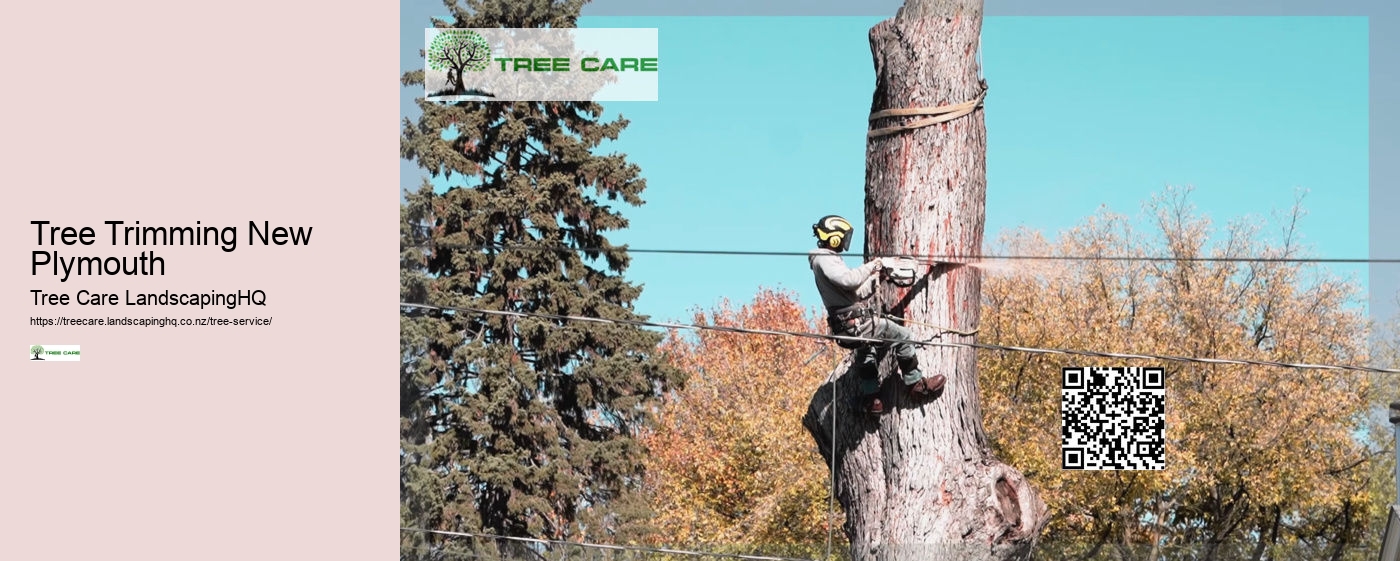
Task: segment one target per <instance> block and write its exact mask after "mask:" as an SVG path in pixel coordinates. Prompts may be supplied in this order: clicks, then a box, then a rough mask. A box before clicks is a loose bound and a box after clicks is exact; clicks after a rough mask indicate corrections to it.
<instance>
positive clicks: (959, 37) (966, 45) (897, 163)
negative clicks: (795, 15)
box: [803, 0, 1056, 561]
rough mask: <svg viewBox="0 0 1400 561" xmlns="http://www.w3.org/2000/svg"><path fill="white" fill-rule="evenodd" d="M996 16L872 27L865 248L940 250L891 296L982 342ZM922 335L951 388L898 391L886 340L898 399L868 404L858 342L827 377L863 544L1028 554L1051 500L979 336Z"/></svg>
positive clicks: (829, 450) (823, 438)
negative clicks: (1020, 445)
mask: <svg viewBox="0 0 1400 561" xmlns="http://www.w3.org/2000/svg"><path fill="white" fill-rule="evenodd" d="M981 28H982V2H981V1H980V0H906V3H905V6H904V7H903V8H902V9H900V11H899V14H898V15H896V16H895V17H894V18H892V19H890V20H886V21H884V22H881V23H879V24H877V25H876V26H875V27H874V28H872V29H871V31H870V46H871V52H872V54H873V56H874V63H875V77H876V82H875V92H874V96H873V99H872V107H871V117H870V124H871V130H870V131H869V133H868V140H867V147H866V192H865V227H866V230H865V234H866V235H865V242H866V243H865V251H864V254H865V255H871V256H877V255H879V256H885V255H940V256H949V257H945V258H941V259H939V260H940V261H949V262H951V263H949V264H939V263H924V264H921V267H920V270H919V271H918V277H917V282H914V283H911V284H909V286H899V285H896V284H894V283H872V285H871V288H870V290H871V291H872V292H874V293H875V298H877V299H878V300H877V301H879V302H881V303H883V305H884V306H885V307H887V311H888V313H889V314H890V316H893V317H897V318H900V320H901V323H903V324H904V326H905V327H903V329H904V330H907V335H906V334H901V336H900V337H896V338H899V339H904V338H912V339H914V340H916V341H930V340H934V341H935V342H936V341H938V340H941V341H944V342H949V343H975V342H976V339H975V337H974V334H975V333H976V331H977V325H978V322H979V319H980V303H981V302H980V300H981V280H980V278H979V276H978V270H977V269H976V268H975V267H967V266H959V265H961V264H962V263H960V261H961V260H960V259H959V258H958V256H968V257H969V258H970V257H973V256H976V255H979V254H980V253H981V245H982V237H983V223H984V215H985V200H986V133H987V131H986V126H985V123H984V121H983V114H982V112H981V111H980V110H979V109H980V108H981V106H982V102H983V99H984V96H985V94H986V91H987V90H986V84H985V82H983V81H982V79H981V76H980V74H981V69H980V68H979V64H978V60H977V53H978V47H979V45H978V39H979V36H980V34H981ZM838 229H839V228H834V229H833V228H828V230H827V231H828V232H830V231H833V230H838ZM829 235H830V234H828V236H829ZM842 235H843V236H848V234H842ZM821 236H822V233H821V230H820V229H819V231H818V237H821ZM829 243H830V241H829V239H828V244H829ZM842 243H845V241H844V240H843V242H842ZM814 257H815V256H814ZM833 257H834V256H833ZM822 258H823V259H826V257H825V256H823V257H822ZM837 259H839V258H837ZM884 264H885V263H883V262H880V263H876V264H866V265H863V266H862V267H860V268H858V269H855V274H852V275H851V276H853V277H859V276H861V275H862V274H863V275H865V276H866V277H868V276H869V275H870V274H871V272H872V271H874V270H876V269H877V268H879V267H881V266H882V265H884ZM814 266H815V264H814ZM838 276H840V275H839V274H838ZM861 280H865V281H866V282H869V281H868V280H867V279H861ZM847 286H849V284H848V285H847ZM823 296H825V294H824V295H823ZM931 326H942V327H941V328H933V327H931ZM838 327H841V328H842V329H845V327H844V326H838ZM884 329H888V326H886V327H885V328H884ZM935 338H937V339H935ZM914 351H915V355H916V356H917V361H918V365H920V367H921V368H923V369H925V370H927V371H930V372H938V373H950V374H951V375H950V376H948V377H947V379H946V380H945V382H946V383H945V384H944V387H943V391H942V395H941V396H940V397H939V398H938V399H934V400H919V399H913V398H912V397H913V396H910V395H909V393H908V392H905V391H898V390H899V389H901V388H902V385H901V384H902V382H904V381H905V380H906V378H904V377H903V376H902V375H899V374H895V370H896V369H895V368H893V367H892V366H894V365H889V364H886V363H888V362H890V361H888V360H882V359H883V358H885V357H878V356H877V357H876V362H877V364H878V365H879V368H878V370H877V373H876V376H878V379H879V380H880V381H881V382H882V383H881V387H888V388H890V391H884V390H881V391H880V394H879V395H880V400H881V402H882V403H881V408H882V409H883V410H884V411H885V414H884V415H880V416H876V417H866V416H860V415H852V414H851V413H853V411H852V409H853V407H852V405H851V400H850V399H849V397H850V396H855V395H859V394H863V393H865V392H864V391H863V390H862V387H861V386H862V383H861V382H862V380H863V379H864V378H863V377H862V373H864V372H868V371H867V370H864V369H862V368H860V365H859V364H858V363H857V362H856V361H854V360H852V359H851V358H848V359H845V360H844V361H843V362H842V363H841V364H839V365H838V366H837V369H836V371H835V372H833V375H832V379H831V381H830V382H828V383H826V384H824V385H823V386H822V387H820V388H818V389H817V391H816V393H815V395H813V397H812V402H811V404H810V405H809V407H808V411H807V414H806V415H805V416H804V417H803V423H804V425H805V426H806V427H807V430H808V432H809V433H810V434H811V435H812V437H813V438H814V439H815V440H816V442H817V445H818V449H819V451H820V452H821V453H822V455H823V457H824V459H826V460H827V461H828V462H830V463H831V465H832V466H833V467H832V470H833V475H832V480H833V485H834V487H835V489H834V490H835V495H836V498H837V500H838V501H840V503H841V505H842V507H844V510H845V512H846V524H845V528H844V530H845V534H846V537H847V538H848V540H849V543H850V547H851V558H852V559H853V560H868V559H878V560H881V561H883V560H891V559H911V560H912V559H919V560H936V559H961V560H974V561H985V560H1005V559H1025V558H1027V557H1028V556H1029V554H1030V552H1031V549H1032V547H1033V545H1034V543H1035V539H1036V537H1037V536H1038V535H1039V534H1040V531H1041V529H1042V528H1043V527H1044V526H1045V522H1046V516H1045V514H1046V509H1045V504H1044V502H1042V501H1041V499H1040V497H1039V495H1038V494H1037V493H1036V492H1035V490H1034V489H1033V488H1032V487H1031V486H1030V484H1029V482H1028V481H1027V480H1026V478H1025V477H1024V476H1022V475H1021V473H1020V472H1019V471H1017V470H1016V469H1014V468H1012V467H1011V466H1008V465H1005V464H1003V463H1001V462H1000V461H998V460H997V459H996V458H995V457H993V456H992V454H991V451H990V449H989V447H988V442H987V435H986V433H985V432H984V429H983V426H982V409H981V404H980V400H979V396H978V388H977V360H976V354H975V350H974V349H972V348H968V347H966V346H952V347H950V346H944V347H938V346H929V345H922V344H920V345H916V346H915V347H914ZM895 354H896V356H898V354H899V351H898V350H896V353H895ZM864 356H865V355H861V358H862V359H863V358H864ZM910 364H912V361H911V362H910ZM905 372H907V371H905ZM1047 375H1056V374H1051V373H1047ZM925 384H927V382H925ZM866 387H867V388H868V384H866Z"/></svg>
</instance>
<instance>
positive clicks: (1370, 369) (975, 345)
mask: <svg viewBox="0 0 1400 561" xmlns="http://www.w3.org/2000/svg"><path fill="white" fill-rule="evenodd" d="M399 306H400V307H409V308H423V309H435V310H444V311H448V310H450V311H455V312H467V313H476V314H485V315H496V316H509V317H521V318H531V317H533V318H541V319H552V320H556V321H582V322H592V323H605V324H615V325H632V326H636V327H655V328H661V329H687V330H696V331H721V332H728V333H742V334H749V335H772V336H782V337H805V338H810V339H824V340H829V341H855V342H863V343H874V344H894V343H900V342H902V341H899V340H896V339H882V338H875V337H853V336H848V335H828V334H824V333H807V332H802V331H784V330H775V329H749V328H743V327H727V326H722V325H696V324H687V323H661V322H652V321H643V320H635V319H607V318H594V317H586V316H573V315H559V314H546V313H540V312H513V311H504V310H486V309H482V308H467V307H447V306H431V305H427V304H413V303H409V302H399ZM941 336H942V334H939V335H935V336H934V337H935V338H937V337H941ZM909 342H910V343H913V344H915V345H920V346H926V347H952V348H969V349H983V350H989V351H1004V352H1022V353H1031V354H1056V355H1076V356H1091V357H1097V358H1120V359H1143V360H1163V361H1169V362H1189V363H1199V364H1234V365H1244V366H1265V367H1275V368H1297V369H1306V370H1342V371H1351V372H1370V373H1378V374H1400V370H1396V369H1390V368H1373V367H1369V366H1345V365H1330V364H1305V363H1289V362H1276V361H1271V360H1251V359H1233V358H1202V357H1186V356H1173V355H1152V354H1138V353H1113V352H1103V351H1085V350H1073V349H1042V348H1036V347H1021V346H1012V345H988V344H985V343H953V342H944V341H933V340H924V341H919V340H914V341H909Z"/></svg>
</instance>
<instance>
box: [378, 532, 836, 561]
mask: <svg viewBox="0 0 1400 561" xmlns="http://www.w3.org/2000/svg"><path fill="white" fill-rule="evenodd" d="M399 531H402V532H419V533H423V534H436V535H439V536H452V537H459V538H491V539H497V540H510V541H519V542H526V543H537V544H545V545H551V544H554V545H571V546H579V547H592V548H597V549H611V550H614V551H643V552H647V553H661V554H669V555H691V556H696V557H723V558H727V559H748V560H750V561H811V560H810V559H801V558H797V557H768V556H763V555H741V554H738V553H710V552H705V551H687V550H683V549H662V548H652V547H636V546H630V545H607V544H596V543H584V542H567V541H560V540H544V539H538V538H518V537H513V536H498V535H495V534H472V533H467V532H448V531H445V530H426V529H422V528H399Z"/></svg>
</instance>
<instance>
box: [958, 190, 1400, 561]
mask: <svg viewBox="0 0 1400 561" xmlns="http://www.w3.org/2000/svg"><path fill="white" fill-rule="evenodd" d="M1188 193H1189V191H1187V190H1180V189H1172V190H1168V191H1167V192H1165V193H1163V194H1162V195H1160V196H1158V197H1156V198H1155V199H1153V200H1152V201H1151V202H1150V203H1149V204H1148V205H1147V208H1146V210H1147V215H1148V224H1150V227H1148V228H1143V227H1139V226H1135V224H1138V222H1135V221H1132V220H1129V218H1128V217H1125V216H1121V215H1117V214H1113V213H1110V212H1107V211H1103V212H1100V213H1099V214H1097V215H1095V216H1093V217H1091V218H1090V219H1088V220H1087V221H1086V222H1085V223H1084V224H1082V225H1080V226H1078V227H1076V228H1074V229H1072V230H1070V231H1068V232H1066V233H1064V234H1063V235H1062V236H1060V238H1059V239H1057V240H1054V241H1050V240H1046V239H1044V238H1043V237H1042V236H1041V235H1039V234H1038V233H1034V232H1029V231H1025V230H1022V231H1018V232H1014V233H1011V234H1009V235H1007V236H1005V237H1004V238H1003V243H1002V245H1003V252H1004V253H1008V254H1016V255H1048V256H1120V255H1164V256H1166V257H1168V259H1167V260H1165V261H1118V260H1097V261H1073V262H1064V261H1060V262H1054V263H1056V265H1055V266H1051V265H1042V266H1038V267H1027V268H1026V269H1025V270H1023V271H1020V272H1018V273H1017V274H1014V275H992V276H989V278H988V279H987V281H986V282H985V283H984V284H983V295H984V304H983V310H984V315H983V323H982V336H983V341H984V342H986V343H990V344H1014V345H1024V346H1031V347H1045V348H1070V349H1095V350H1105V351H1120V352H1131V353H1142V354H1162V355H1176V356H1190V357H1224V358H1244V359H1254V360H1261V361H1278V362H1288V363H1313V364H1353V365H1355V364H1365V363H1366V358H1367V357H1366V352H1365V349H1366V334H1367V330H1366V327H1367V326H1366V322H1365V321H1364V317H1363V315H1362V312H1361V310H1360V309H1359V308H1358V307H1354V306H1353V307H1349V305H1352V304H1356V303H1357V302H1358V300H1357V295H1358V289H1357V287H1356V285H1355V284H1354V283H1352V282H1350V281H1347V280H1344V279H1340V278H1336V277H1334V276H1330V275H1328V274H1325V273H1323V272H1322V271H1320V270H1318V269H1317V268H1316V267H1309V266H1305V265H1303V264H1300V263H1297V262H1278V261H1275V262H1258V261H1255V262H1251V261H1232V260H1219V261H1203V260H1201V259H1203V258H1217V259H1241V258H1248V257H1263V258H1298V257H1304V256H1305V253H1304V250H1303V246H1302V244H1301V243H1300V236H1299V233H1298V228H1297V227H1298V224H1299V219H1300V218H1301V217H1302V211H1301V207H1295V208H1294V209H1293V211H1292V212H1291V213H1288V214H1287V215H1286V216H1284V220H1283V222H1282V229H1281V230H1280V231H1279V235H1278V236H1277V237H1276V238H1275V239H1270V238H1269V237H1268V236H1266V235H1265V231H1264V230H1262V229H1261V226H1260V225H1259V222H1257V221H1250V220H1240V221H1236V222H1234V223H1231V224H1229V225H1228V226H1227V227H1225V228H1224V229H1223V231H1218V230H1216V229H1214V228H1212V224H1211V222H1210V221H1209V220H1208V219H1207V218H1205V217H1202V216H1198V215H1196V214H1195V213H1194V211H1193V209H1192V208H1191V206H1190V204H1189V197H1188ZM1215 234H1218V237H1219V239H1220V241H1219V242H1218V243H1215V244H1212V243H1210V240H1211V238H1212V236H1213V235H1215ZM1154 237H1155V238H1156V239H1155V240H1154V239H1153V238H1154ZM1042 263H1045V262H1042ZM980 361H981V365H982V368H981V372H982V376H981V383H982V393H983V406H984V407H985V408H986V412H987V415H986V418H987V427H988V429H987V432H988V434H989V435H990V437H991V440H992V445H993V446H994V447H995V449H996V450H998V453H999V454H1001V455H1002V456H1003V457H1006V458H1007V459H1008V461H1009V462H1011V463H1013V464H1015V465H1018V466H1021V467H1022V469H1024V470H1025V472H1026V474H1027V476H1028V477H1030V478H1031V479H1032V481H1034V482H1035V484H1036V486H1037V487H1038V488H1039V489H1041V490H1042V493H1043V496H1044V498H1045V501H1046V503H1047V504H1048V505H1049V506H1050V510H1051V513H1052V517H1051V520H1050V522H1049V525H1048V527H1047V529H1046V534H1045V537H1044V540H1045V543H1044V544H1042V548H1048V550H1050V551H1053V552H1054V553H1053V555H1054V556H1056V557H1061V558H1066V559H1076V558H1082V559H1091V558H1092V559H1130V558H1131V559H1144V558H1150V559H1157V558H1159V557H1158V555H1166V556H1167V558H1169V559H1283V558H1288V559H1349V558H1352V557H1350V556H1352V555H1360V554H1361V553H1360V552H1359V550H1358V546H1362V545H1365V542H1366V540H1367V539H1371V538H1373V537H1374V536H1375V535H1376V534H1377V533H1378V532H1379V529H1378V527H1377V526H1376V525H1377V524H1380V523H1383V521H1382V519H1380V518H1377V517H1376V516H1375V513H1376V512H1378V509H1377V508H1376V506H1377V505H1376V501H1377V500H1378V496H1379V495H1378V494H1377V493H1374V492H1370V490H1369V488H1370V487H1372V483H1373V482H1374V479H1375V477H1376V472H1375V470H1374V469H1372V468H1373V467H1374V465H1375V462H1376V450H1377V447H1376V446H1369V447H1368V446H1367V444H1368V443H1367V442H1366V441H1364V439H1362V438H1359V436H1358V435H1362V434H1365V429H1366V418H1367V411H1368V407H1370V406H1371V405H1373V404H1374V402H1375V399H1374V397H1375V396H1374V395H1373V394H1372V387H1373V385H1372V381H1373V378H1372V377H1371V376H1370V375H1368V374H1364V373H1354V372H1336V371H1322V370H1306V369H1295V368H1282V367H1260V366H1240V365H1224V364H1200V363H1178V362H1173V363H1165V362H1161V361H1146V360H1118V359H1091V358H1084V357H1072V356H1063V355H1049V354H1024V353H986V352H984V353H982V354H981V356H980ZM1068 366H1165V367H1166V368H1167V373H1166V388H1167V390H1166V391H1167V394H1166V395H1167V407H1166V416H1167V419H1166V437H1167V441H1168V442H1167V450H1166V454H1167V457H1166V470H1165V471H1155V472H1154V471H1136V472H1112V471H1109V472H1089V471H1065V470H1061V469H1060V462H1061V458H1060V451H1059V445H1060V438H1061V436H1060V432H1059V429H1060V427H1059V425H1058V419H1059V411H1058V407H1059V405H1060V400H1059V392H1060V383H1061V382H1060V376H1059V375H1058V373H1059V371H1060V369H1061V368H1063V367H1068Z"/></svg>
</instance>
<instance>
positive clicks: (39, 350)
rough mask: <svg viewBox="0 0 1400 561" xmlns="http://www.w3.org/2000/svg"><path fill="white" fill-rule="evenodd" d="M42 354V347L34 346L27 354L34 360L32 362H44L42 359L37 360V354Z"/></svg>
mask: <svg viewBox="0 0 1400 561" xmlns="http://www.w3.org/2000/svg"><path fill="white" fill-rule="evenodd" d="M42 352H44V347H43V346H42V345H34V346H33V347H29V353H30V354H32V355H34V358H33V359H32V360H44V359H42V358H39V353H42Z"/></svg>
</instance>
